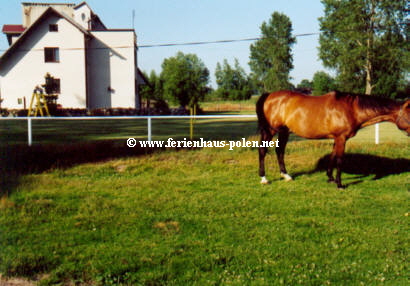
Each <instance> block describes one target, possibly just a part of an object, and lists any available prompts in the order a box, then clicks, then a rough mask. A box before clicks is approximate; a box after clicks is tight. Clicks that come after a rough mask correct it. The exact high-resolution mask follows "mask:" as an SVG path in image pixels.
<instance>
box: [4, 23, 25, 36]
mask: <svg viewBox="0 0 410 286" xmlns="http://www.w3.org/2000/svg"><path fill="white" fill-rule="evenodd" d="M25 30H26V28H24V27H23V25H7V24H6V25H3V29H2V32H3V33H4V34H21V33H23V32H24V31H25Z"/></svg>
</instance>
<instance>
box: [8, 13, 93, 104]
mask: <svg viewBox="0 0 410 286" xmlns="http://www.w3.org/2000/svg"><path fill="white" fill-rule="evenodd" d="M49 24H58V32H49V31H48V27H49ZM20 44H21V45H20V46H18V47H17V50H14V51H13V53H11V55H10V57H9V58H7V59H5V60H4V61H3V63H2V64H1V66H0V91H1V96H2V98H3V99H4V101H3V103H2V107H4V108H18V109H21V108H23V104H18V98H25V99H26V103H27V105H26V107H27V108H28V106H29V103H30V100H31V95H32V92H33V89H34V87H35V86H36V85H40V84H44V82H45V80H44V76H45V74H46V73H50V74H51V76H53V77H55V78H59V79H60V85H61V94H60V95H59V98H58V100H57V103H58V104H61V105H62V106H63V107H64V108H86V82H85V78H86V76H85V49H84V48H85V43H84V34H83V33H82V32H81V31H80V30H78V29H77V28H76V27H74V26H73V25H72V24H71V23H69V22H68V21H67V20H65V19H63V18H59V17H57V16H50V17H48V18H47V19H46V20H45V21H44V22H42V23H41V24H40V25H39V26H38V27H37V28H36V29H33V30H32V32H31V34H30V35H27V37H25V39H23V42H21V43H20ZM44 47H58V48H59V49H60V62H59V63H46V62H45V61H44Z"/></svg>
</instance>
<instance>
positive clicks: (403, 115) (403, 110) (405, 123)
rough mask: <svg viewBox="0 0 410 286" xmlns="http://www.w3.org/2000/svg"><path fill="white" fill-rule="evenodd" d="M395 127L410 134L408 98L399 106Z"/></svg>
mask: <svg viewBox="0 0 410 286" xmlns="http://www.w3.org/2000/svg"><path fill="white" fill-rule="evenodd" d="M396 124H397V127H398V128H399V129H401V130H404V131H406V132H407V136H410V100H407V101H406V102H405V103H404V104H403V105H402V106H401V107H400V111H399V115H398V116H397V120H396Z"/></svg>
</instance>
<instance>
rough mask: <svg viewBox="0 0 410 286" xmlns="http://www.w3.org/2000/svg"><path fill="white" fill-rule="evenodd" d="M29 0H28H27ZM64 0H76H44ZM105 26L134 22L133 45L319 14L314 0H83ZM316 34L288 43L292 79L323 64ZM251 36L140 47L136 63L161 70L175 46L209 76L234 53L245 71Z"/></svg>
mask: <svg viewBox="0 0 410 286" xmlns="http://www.w3.org/2000/svg"><path fill="white" fill-rule="evenodd" d="M1 2H2V3H1V5H0V25H1V26H3V25H4V24H21V22H22V19H21V4H20V3H21V1H18V0H1ZM27 2H29V1H27ZM32 2H35V1H32ZM38 2H54V3H56V2H70V3H77V4H78V3H81V2H82V1H59V0H54V1H47V0H41V1H38ZM86 2H87V3H88V4H89V6H90V7H91V9H92V10H93V11H94V13H96V14H98V15H99V16H100V18H101V20H102V21H103V22H104V23H105V25H106V26H107V27H108V28H132V26H133V22H132V11H133V10H135V22H134V28H135V31H136V34H137V38H138V39H137V42H138V44H139V45H148V44H163V43H185V42H197V41H215V40H226V39H244V38H255V37H259V36H260V25H261V24H262V22H263V21H268V20H269V18H270V16H271V14H272V13H273V12H274V11H279V12H282V13H284V14H286V15H287V16H288V17H289V18H290V19H291V21H292V25H293V33H294V34H295V35H296V34H304V33H312V32H319V23H318V17H320V16H322V15H323V6H322V4H321V3H320V0H309V1H307V0H254V1H251V0H144V1H143V0H116V1H111V0H110V1H102V0H89V1H86ZM318 38H319V36H318V35H314V36H308V37H298V38H297V43H296V45H295V46H294V47H293V63H294V69H293V71H292V72H291V77H292V78H293V80H292V82H293V83H294V84H297V83H299V82H300V81H301V80H302V79H304V78H307V79H311V78H312V77H313V74H314V73H315V72H316V71H319V70H325V69H324V68H323V66H322V63H321V61H320V60H319V58H318V49H317V47H318ZM251 43H252V42H236V43H224V44H210V45H200V46H177V47H154V48H140V49H139V51H138V66H139V67H140V69H141V70H143V71H146V72H150V71H151V70H155V71H157V72H160V71H161V64H162V62H163V60H164V59H165V58H168V57H171V56H174V55H175V54H176V53H177V52H178V51H182V52H184V53H194V54H196V55H198V57H199V58H200V59H201V60H202V61H203V62H204V63H205V65H206V66H207V67H208V69H209V70H210V73H211V76H212V81H213V77H214V76H213V75H214V72H215V66H216V64H217V62H222V61H223V60H224V59H227V60H228V61H229V62H230V63H231V64H233V61H234V58H237V59H238V60H239V62H240V64H241V66H242V67H244V68H245V70H246V71H247V72H249V71H250V69H249V66H248V62H249V54H250V52H249V46H250V44H251ZM7 47H8V43H7V40H6V36H5V35H4V34H2V35H1V36H0V50H1V53H2V52H3V51H4V50H5V49H7Z"/></svg>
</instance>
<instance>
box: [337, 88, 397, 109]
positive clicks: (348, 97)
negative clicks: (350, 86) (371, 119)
mask: <svg viewBox="0 0 410 286" xmlns="http://www.w3.org/2000/svg"><path fill="white" fill-rule="evenodd" d="M336 99H337V100H344V101H347V102H350V103H353V102H354V101H357V103H358V106H359V108H360V109H365V110H371V111H374V112H379V113H388V112H391V111H392V110H394V109H395V108H398V107H400V103H399V102H397V101H394V100H393V99H390V98H385V97H379V96H371V95H364V94H354V93H346V92H336Z"/></svg>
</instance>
